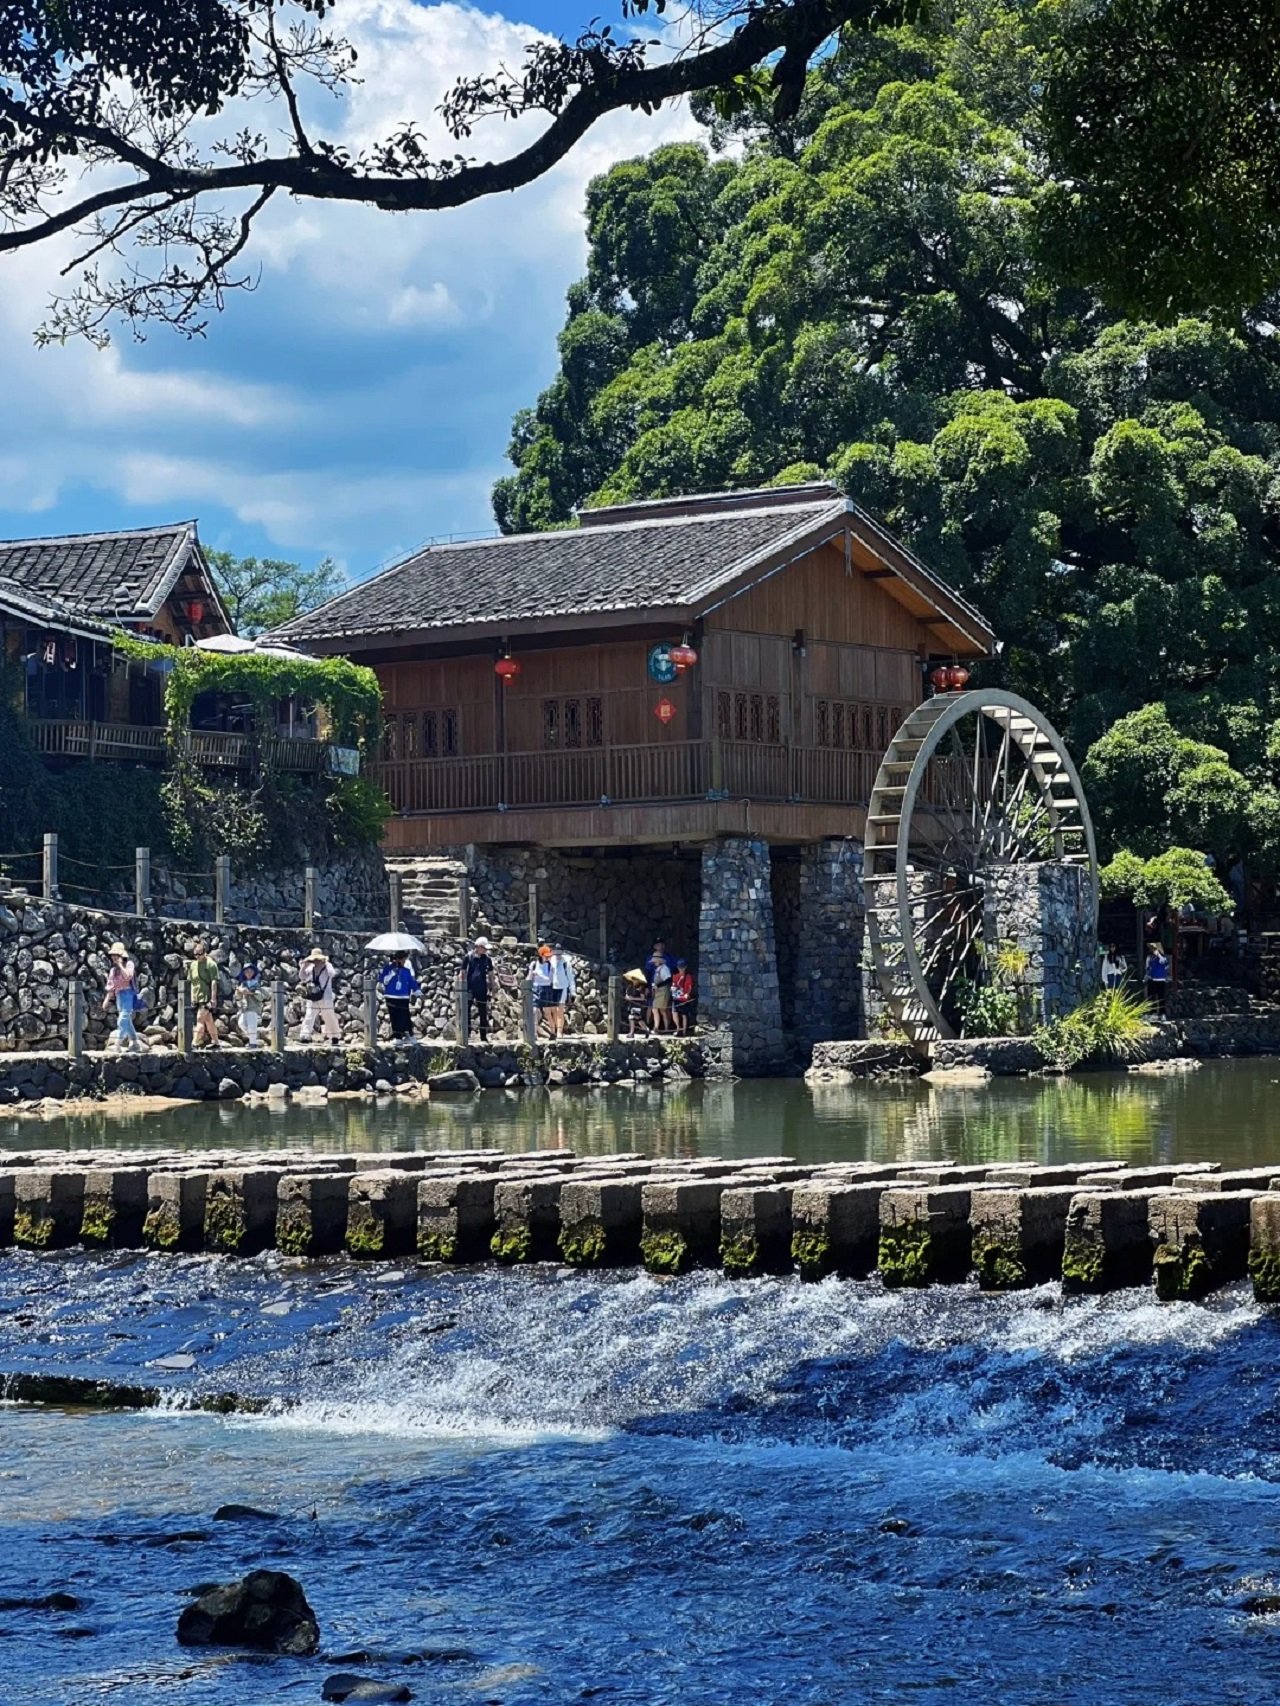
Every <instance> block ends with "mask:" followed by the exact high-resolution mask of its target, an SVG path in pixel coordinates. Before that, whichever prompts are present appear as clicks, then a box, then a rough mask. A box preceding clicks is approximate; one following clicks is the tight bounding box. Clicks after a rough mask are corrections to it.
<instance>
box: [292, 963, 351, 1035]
mask: <svg viewBox="0 0 1280 1706" xmlns="http://www.w3.org/2000/svg"><path fill="white" fill-rule="evenodd" d="M299 970H300V971H301V973H302V984H301V990H302V999H303V1000H304V1001H305V1002H306V1004H307V1010H306V1012H305V1013H304V1014H303V1015H302V1027H301V1029H300V1030H299V1032H298V1038H299V1041H301V1042H304V1043H309V1042H310V1041H311V1038H312V1036H313V1035H314V1034H315V1028H316V1021H317V1020H319V1021H320V1026H321V1029H322V1030H323V1032H324V1036H325V1040H326V1041H327V1042H332V1043H340V1042H341V1041H342V1030H341V1027H340V1026H339V1024H338V1014H337V1010H336V1009H335V1007H334V1004H333V998H334V996H335V995H336V993H337V984H338V974H337V972H336V971H334V969H333V966H332V965H331V964H330V962H329V956H328V954H326V953H325V951H324V949H323V948H312V950H311V952H310V953H309V954H308V955H307V957H306V958H305V959H304V960H303V962H302V965H301V966H300V967H299Z"/></svg>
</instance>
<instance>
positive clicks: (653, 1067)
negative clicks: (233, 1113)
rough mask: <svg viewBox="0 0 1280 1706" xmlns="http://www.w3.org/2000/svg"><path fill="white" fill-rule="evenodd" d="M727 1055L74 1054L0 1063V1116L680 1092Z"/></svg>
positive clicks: (633, 1051)
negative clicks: (614, 1089)
mask: <svg viewBox="0 0 1280 1706" xmlns="http://www.w3.org/2000/svg"><path fill="white" fill-rule="evenodd" d="M731 1057H732V1040H731V1039H730V1038H729V1037H728V1035H727V1033H724V1032H718V1031H706V1032H701V1033H699V1034H698V1035H696V1036H692V1037H655V1036H647V1037H639V1038H635V1039H634V1040H629V1039H625V1038H619V1040H618V1041H617V1042H613V1043H611V1042H608V1041H607V1040H606V1039H604V1038H600V1037H565V1038H563V1039H561V1040H560V1041H558V1042H548V1043H539V1044H537V1045H536V1046H534V1047H530V1046H529V1045H528V1044H524V1043H521V1044H512V1043H494V1044H492V1045H491V1046H482V1047H471V1046H469V1045H463V1044H460V1043H455V1042H445V1041H440V1042H431V1043H423V1042H414V1043H409V1044H406V1045H404V1046H402V1047H396V1048H389V1047H388V1048H382V1047H380V1048H368V1047H361V1046H358V1045H355V1044H347V1045H342V1046H329V1047H320V1046H317V1045H308V1044H297V1045H293V1044H291V1045H290V1046H289V1047H288V1048H286V1049H284V1050H282V1051H280V1052H273V1051H271V1050H267V1049H258V1050H254V1049H248V1048H217V1049H213V1048H210V1049H201V1050H199V1051H197V1052H195V1053H192V1054H189V1055H187V1054H181V1053H179V1052H178V1051H177V1050H176V1049H171V1048H154V1049H147V1050H145V1051H144V1052H143V1053H141V1054H123V1055H122V1054H112V1053H108V1052H106V1051H104V1050H100V1049H97V1050H91V1051H87V1052H86V1053H84V1054H83V1055H79V1056H75V1055H71V1054H65V1053H64V1054H55V1053H50V1052H46V1051H43V1050H42V1051H40V1052H39V1053H34V1052H32V1053H11V1054H0V1107H3V1106H7V1107H8V1108H9V1111H11V1112H13V1111H17V1110H18V1109H19V1108H21V1107H23V1106H26V1107H31V1106H33V1105H35V1104H40V1103H45V1102H64V1101H74V1100H77V1099H79V1100H89V1101H93V1100H96V1099H101V1098H104V1097H110V1096H114V1097H128V1098H148V1099H150V1098H164V1099H168V1100H170V1101H179V1102H190V1101H236V1100H239V1099H240V1098H242V1097H245V1096H254V1095H256V1096H271V1095H272V1094H273V1093H275V1094H279V1093H280V1092H282V1091H283V1092H286V1093H289V1094H293V1095H297V1094H299V1093H305V1092H311V1093H313V1094H341V1093H343V1092H350V1091H356V1092H363V1093H367V1094H370V1095H376V1094H377V1093H378V1092H379V1091H385V1092H391V1091H394V1090H396V1089H398V1088H403V1087H405V1086H413V1087H415V1088H417V1089H419V1090H425V1091H427V1092H428V1093H429V1094H432V1095H457V1094H467V1093H469V1092H475V1091H478V1090H498V1089H508V1090H512V1089H529V1088H538V1087H542V1086H547V1085H550V1086H558V1085H574V1084H619V1085H626V1084H651V1083H677V1082H680V1081H682V1080H687V1079H690V1078H710V1079H715V1078H723V1077H727V1076H729V1074H730V1072H731V1070H732V1067H731Z"/></svg>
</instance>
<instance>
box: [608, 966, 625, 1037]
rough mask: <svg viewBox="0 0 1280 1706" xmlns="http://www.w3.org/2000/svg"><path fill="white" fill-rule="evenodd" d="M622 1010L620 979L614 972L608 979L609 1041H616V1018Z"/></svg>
mask: <svg viewBox="0 0 1280 1706" xmlns="http://www.w3.org/2000/svg"><path fill="white" fill-rule="evenodd" d="M621 1009H622V979H621V978H620V977H619V976H618V974H617V973H616V972H614V973H613V975H612V976H611V977H610V979H609V1012H608V1023H609V1041H610V1042H611V1043H616V1042H617V1040H618V1016H619V1013H620V1012H621Z"/></svg>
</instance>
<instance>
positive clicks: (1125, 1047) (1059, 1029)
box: [1032, 989, 1154, 1072]
mask: <svg viewBox="0 0 1280 1706" xmlns="http://www.w3.org/2000/svg"><path fill="white" fill-rule="evenodd" d="M1150 1015H1151V1006H1150V1004H1149V1003H1148V1002H1147V1001H1145V1000H1144V999H1143V998H1142V996H1140V995H1133V994H1130V993H1129V992H1128V991H1127V990H1123V989H1103V990H1099V992H1098V993H1097V995H1093V996H1091V997H1090V998H1089V1000H1088V1001H1085V1002H1083V1003H1082V1004H1081V1005H1080V1006H1079V1007H1077V1008H1076V1010H1075V1011H1074V1012H1073V1013H1067V1014H1065V1015H1064V1016H1063V1017H1062V1018H1060V1019H1051V1020H1050V1021H1049V1023H1048V1024H1047V1025H1041V1026H1040V1027H1039V1029H1038V1030H1037V1031H1036V1032H1035V1034H1034V1037H1033V1039H1032V1040H1033V1041H1034V1042H1035V1045H1036V1047H1037V1048H1038V1049H1039V1050H1040V1053H1041V1054H1042V1055H1043V1056H1044V1057H1045V1059H1046V1060H1047V1061H1049V1062H1050V1063H1051V1064H1052V1065H1054V1066H1057V1067H1060V1068H1061V1069H1062V1070H1063V1071H1065V1072H1070V1071H1071V1070H1072V1068H1073V1067H1077V1066H1083V1065H1084V1063H1085V1061H1087V1060H1136V1059H1139V1058H1140V1057H1141V1056H1142V1055H1143V1054H1144V1053H1145V1051H1146V1044H1147V1042H1148V1041H1149V1039H1150V1038H1151V1037H1152V1036H1153V1035H1154V1032H1153V1030H1152V1026H1151V1024H1150V1023H1149V1019H1150Z"/></svg>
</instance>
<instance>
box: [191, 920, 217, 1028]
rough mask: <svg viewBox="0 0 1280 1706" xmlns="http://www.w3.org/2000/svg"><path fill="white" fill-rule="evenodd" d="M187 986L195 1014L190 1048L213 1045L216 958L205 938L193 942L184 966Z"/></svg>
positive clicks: (215, 1010) (215, 1023)
mask: <svg viewBox="0 0 1280 1706" xmlns="http://www.w3.org/2000/svg"><path fill="white" fill-rule="evenodd" d="M187 989H188V991H189V992H190V995H191V1005H192V1007H193V1008H194V1010H195V1016H196V1022H195V1035H194V1036H193V1037H192V1039H191V1046H192V1048H217V1046H218V1021H217V1018H216V1016H215V1015H216V1014H217V1011H218V990H219V979H218V962H217V961H216V960H215V959H214V957H213V955H212V954H211V953H210V952H209V944H208V943H207V942H203V941H201V942H197V943H196V946H195V957H194V958H193V959H192V960H191V962H190V964H189V965H188V966H187Z"/></svg>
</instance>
